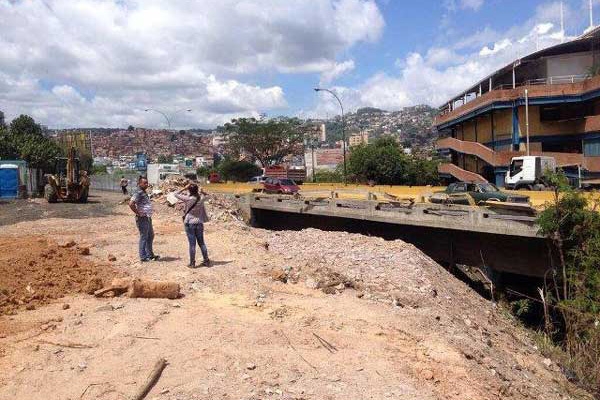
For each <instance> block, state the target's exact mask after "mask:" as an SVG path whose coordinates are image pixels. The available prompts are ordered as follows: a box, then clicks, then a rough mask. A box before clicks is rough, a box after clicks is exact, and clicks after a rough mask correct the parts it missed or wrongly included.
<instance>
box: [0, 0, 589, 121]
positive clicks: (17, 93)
mask: <svg viewBox="0 0 600 400" xmlns="http://www.w3.org/2000/svg"><path fill="white" fill-rule="evenodd" d="M599 2H600V0H594V4H595V5H596V8H598V10H597V12H598V13H599V14H598V17H599V18H598V19H599V20H600V7H597V5H598V4H597V3H599ZM563 5H564V8H563V9H564V17H565V26H566V29H565V32H561V30H560V11H559V10H560V1H552V0H550V1H533V0H521V1H517V0H441V1H433V0H428V1H402V0H285V1H282V0H219V1H217V0H203V1H200V0H198V1H189V0H172V1H169V2H164V1H161V0H78V1H71V0H28V1H25V0H15V1H13V2H1V3H0V14H1V15H4V16H6V18H3V19H2V20H0V29H2V32H3V35H2V36H1V37H0V47H1V48H2V49H3V52H0V65H2V67H3V68H2V69H0V110H2V111H4V112H5V113H6V115H7V117H8V118H9V119H10V118H12V117H14V116H16V115H18V114H21V113H27V114H30V115H32V116H33V117H34V118H36V120H38V121H39V122H41V123H43V124H45V125H48V126H50V127H58V128H64V127H82V126H111V127H116V126H127V125H129V124H133V125H135V126H147V127H161V126H162V124H163V121H162V119H161V117H160V115H157V114H152V113H148V112H145V111H144V110H145V109H146V108H156V109H160V110H162V111H165V112H167V113H173V112H175V111H177V110H179V109H181V108H191V109H192V110H193V112H191V113H182V114H178V116H177V118H175V120H174V125H177V126H178V127H186V128H188V127H204V128H208V127H214V126H216V125H218V124H221V123H223V122H225V121H228V120H230V119H231V118H235V117H239V116H256V115H258V114H260V113H267V114H268V115H281V114H284V115H298V116H301V117H324V116H326V115H330V116H331V115H335V114H336V113H337V112H338V111H337V105H336V104H335V103H334V102H333V100H332V98H330V97H328V96H326V95H324V94H322V95H317V94H315V93H314V92H313V91H312V90H311V89H312V88H313V87H314V86H318V85H320V86H324V87H329V88H332V89H334V90H336V92H337V93H338V94H339V95H340V96H341V97H342V99H343V101H344V104H345V105H346V108H347V109H350V110H353V109H356V108H358V107H363V106H374V107H380V108H384V109H389V110H395V109H399V108H402V107H405V106H410V105H415V104H421V103H425V104H430V105H433V106H437V105H440V104H441V103H442V102H444V101H445V100H447V99H448V98H449V97H450V96H452V95H454V94H456V93H458V92H459V91H460V90H463V89H464V88H465V87H467V86H468V85H470V84H472V83H474V82H475V81H476V80H478V79H480V78H482V77H484V76H485V75H487V74H489V73H490V72H492V71H493V70H494V69H496V68H498V67H500V66H502V65H504V64H506V63H508V62H510V61H512V60H513V59H515V58H517V57H519V56H521V55H524V54H527V53H529V52H531V51H534V50H536V49H537V48H541V47H546V46H550V45H553V44H556V43H559V42H560V41H561V40H568V39H569V38H570V37H574V36H576V35H578V34H581V33H582V32H583V30H584V29H585V28H586V26H587V24H588V12H587V6H588V0H565V1H564V2H563ZM595 11H596V10H595ZM40 38H44V40H40Z"/></svg>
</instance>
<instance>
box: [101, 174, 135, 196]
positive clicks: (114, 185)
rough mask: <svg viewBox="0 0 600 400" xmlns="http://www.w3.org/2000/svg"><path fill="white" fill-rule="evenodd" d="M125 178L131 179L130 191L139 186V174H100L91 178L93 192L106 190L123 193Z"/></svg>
mask: <svg viewBox="0 0 600 400" xmlns="http://www.w3.org/2000/svg"><path fill="white" fill-rule="evenodd" d="M122 176H125V178H126V179H129V186H128V190H129V192H131V190H132V189H133V188H135V187H136V185H137V179H138V177H139V174H135V173H133V174H131V173H130V174H100V175H92V177H91V181H92V182H91V189H92V190H106V191H111V192H120V191H121V177H122Z"/></svg>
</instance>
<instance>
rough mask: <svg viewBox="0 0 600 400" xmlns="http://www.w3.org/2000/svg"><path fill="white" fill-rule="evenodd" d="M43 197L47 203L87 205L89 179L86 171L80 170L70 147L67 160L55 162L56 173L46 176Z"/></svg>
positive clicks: (74, 152) (59, 159) (60, 159)
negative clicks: (60, 202)
mask: <svg viewBox="0 0 600 400" xmlns="http://www.w3.org/2000/svg"><path fill="white" fill-rule="evenodd" d="M46 181H47V184H46V186H45V187H44V197H45V198H46V200H47V201H48V203H56V202H57V201H58V200H62V201H70V202H79V203H87V200H88V195H89V192H90V178H89V177H88V174H87V171H81V170H80V163H79V158H77V157H76V150H75V148H74V147H72V148H71V149H70V150H69V154H68V157H67V158H58V159H57V160H56V173H55V174H47V175H46Z"/></svg>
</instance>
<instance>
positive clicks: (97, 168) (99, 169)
mask: <svg viewBox="0 0 600 400" xmlns="http://www.w3.org/2000/svg"><path fill="white" fill-rule="evenodd" d="M106 173H107V169H106V165H94V166H92V169H91V170H90V174H92V175H102V174H106Z"/></svg>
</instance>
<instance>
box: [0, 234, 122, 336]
mask: <svg viewBox="0 0 600 400" xmlns="http://www.w3.org/2000/svg"><path fill="white" fill-rule="evenodd" d="M88 256H89V247H87V246H79V245H77V243H75V242H73V241H72V242H68V243H64V244H62V245H58V244H57V243H56V242H55V241H53V240H51V239H48V238H45V237H42V236H39V237H36V236H16V237H0V276H2V279H1V280H0V315H2V314H14V313H16V311H17V310H18V309H27V310H32V309H34V308H36V307H38V306H40V305H42V304H47V303H50V302H53V301H55V300H57V299H60V298H61V297H63V296H65V295H70V294H75V293H93V292H94V290H97V289H99V288H101V287H102V285H103V283H106V282H110V280H111V278H112V276H113V275H114V271H113V270H112V268H110V267H109V266H99V265H97V264H96V263H94V262H92V261H91V260H89V257H88ZM2 330H3V327H2V325H0V332H2Z"/></svg>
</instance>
